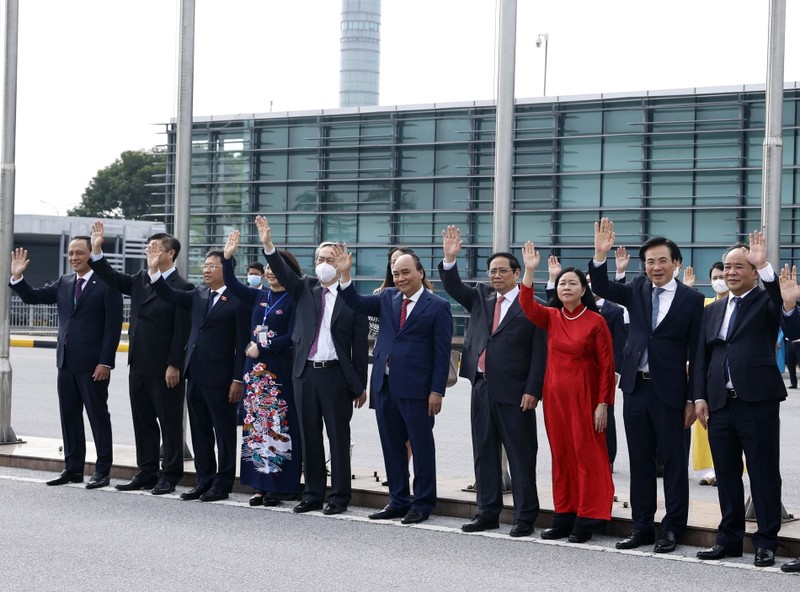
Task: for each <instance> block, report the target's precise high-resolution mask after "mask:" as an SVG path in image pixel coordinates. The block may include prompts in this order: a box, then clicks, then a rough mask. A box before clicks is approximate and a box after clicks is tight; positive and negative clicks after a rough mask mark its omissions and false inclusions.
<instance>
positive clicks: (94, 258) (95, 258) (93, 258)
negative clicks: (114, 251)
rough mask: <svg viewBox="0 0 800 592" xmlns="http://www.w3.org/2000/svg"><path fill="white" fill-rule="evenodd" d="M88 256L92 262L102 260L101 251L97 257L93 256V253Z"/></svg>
mask: <svg viewBox="0 0 800 592" xmlns="http://www.w3.org/2000/svg"><path fill="white" fill-rule="evenodd" d="M89 256H90V257H91V258H92V261H100V259H102V258H103V251H100V254H99V255H95V254H94V253H89Z"/></svg>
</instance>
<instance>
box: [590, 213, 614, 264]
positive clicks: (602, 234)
mask: <svg viewBox="0 0 800 592" xmlns="http://www.w3.org/2000/svg"><path fill="white" fill-rule="evenodd" d="M616 240H617V237H616V235H615V234H614V223H613V222H612V221H611V220H609V219H608V218H601V219H600V222H595V223H594V258H595V260H596V261H598V262H600V263H602V262H603V261H605V260H606V255H607V254H608V252H609V251H610V250H611V249H613V248H614V242H615V241H616Z"/></svg>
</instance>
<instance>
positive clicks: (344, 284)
mask: <svg viewBox="0 0 800 592" xmlns="http://www.w3.org/2000/svg"><path fill="white" fill-rule="evenodd" d="M352 283H353V280H348V281H346V282H341V281H340V282H339V289H340V290H347V288H349V287H350V284H352Z"/></svg>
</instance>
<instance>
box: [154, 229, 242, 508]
mask: <svg viewBox="0 0 800 592" xmlns="http://www.w3.org/2000/svg"><path fill="white" fill-rule="evenodd" d="M222 257H223V253H222V251H213V250H212V251H209V252H208V253H207V254H206V258H205V264H204V265H203V281H204V282H205V284H206V285H205V286H198V287H196V288H194V289H193V290H188V291H187V290H185V289H182V290H176V289H175V288H173V287H172V286H170V285H169V283H168V282H167V280H165V279H164V278H163V277H162V274H161V271H160V268H161V267H162V266H163V265H164V264H165V263H164V262H165V261H168V260H169V259H170V258H171V255H169V254H168V253H166V252H164V250H163V246H162V245H161V244H160V243H159V242H157V241H153V242H151V243H150V244H149V245H148V246H147V265H148V267H149V269H150V273H149V276H150V283H151V284H152V286H153V289H154V290H155V292H156V294H158V296H159V297H160V298H163V299H164V300H166V301H167V302H169V303H171V304H173V305H175V306H177V307H180V308H183V309H185V310H188V311H190V313H191V332H190V333H189V339H188V341H187V343H186V356H185V359H184V362H183V375H184V376H185V377H186V379H187V380H188V384H189V386H188V390H187V395H186V401H187V404H188V407H189V427H190V428H191V431H192V447H193V448H194V466H195V472H196V478H197V484H196V485H195V487H193V488H192V489H190V490H189V491H187V492H184V493H182V494H181V499H183V500H196V499H199V500H200V501H201V502H215V501H219V500H223V499H226V498H227V497H228V494H229V493H230V491H231V489H232V488H233V482H234V479H235V478H236V403H238V402H239V401H240V400H241V398H242V390H243V387H242V373H243V372H244V350H245V348H246V347H247V344H248V343H249V341H250V339H249V337H250V336H249V322H250V308H249V307H248V306H245V305H244V304H243V303H242V302H241V301H239V300H238V299H237V298H236V297H235V296H232V295H230V294H228V293H227V291H226V289H225V283H224V282H223V280H222ZM215 440H216V444H217V454H218V459H215V456H214V442H215Z"/></svg>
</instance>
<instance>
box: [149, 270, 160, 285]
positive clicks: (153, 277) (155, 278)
mask: <svg viewBox="0 0 800 592" xmlns="http://www.w3.org/2000/svg"><path fill="white" fill-rule="evenodd" d="M147 275H149V276H150V283H151V284H155V283H156V282H157V281H158V279H159V278H160V277H161V270H160V269H157V270H156V272H155V273H150V272H149V271H148V272H147Z"/></svg>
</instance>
